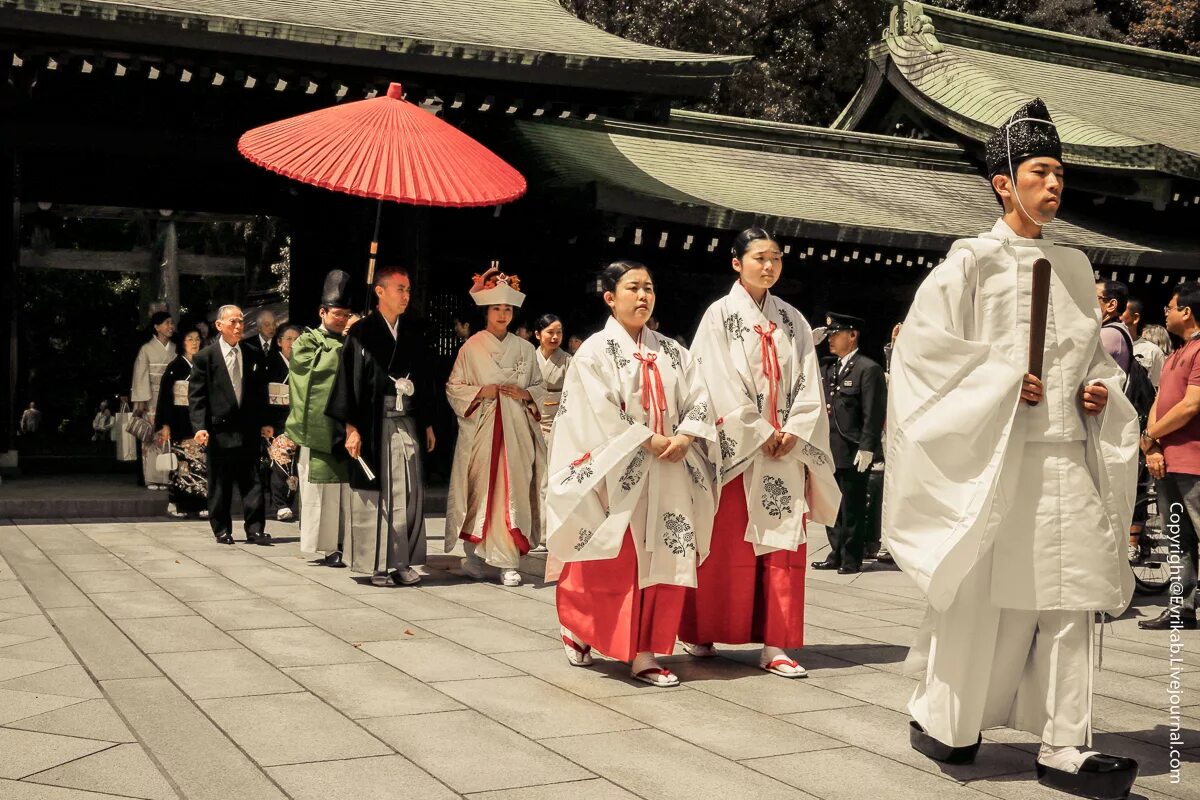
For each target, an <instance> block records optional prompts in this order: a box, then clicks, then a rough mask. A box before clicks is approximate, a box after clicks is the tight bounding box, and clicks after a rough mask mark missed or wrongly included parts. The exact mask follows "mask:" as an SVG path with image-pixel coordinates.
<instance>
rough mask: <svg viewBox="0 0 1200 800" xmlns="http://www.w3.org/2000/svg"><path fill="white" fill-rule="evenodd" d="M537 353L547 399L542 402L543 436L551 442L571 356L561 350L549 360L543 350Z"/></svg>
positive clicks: (555, 352) (552, 354)
mask: <svg viewBox="0 0 1200 800" xmlns="http://www.w3.org/2000/svg"><path fill="white" fill-rule="evenodd" d="M535 349H536V352H537V363H538V369H540V370H541V371H542V388H543V389H545V390H546V397H545V398H544V399H543V400H542V405H541V411H542V435H543V436H545V437H546V441H547V442H549V441H550V426H551V425H553V424H554V417H555V416H556V415H557V414H558V404H559V401H560V400H561V398H562V388H563V381H564V380H566V378H567V367H568V366H570V364H571V356H570V355H568V354H567V352H566V351H565V350H562V349H561V348H560V349H558V350H555V351H554V352H553V353H551V354H550V357H549V358H546V357H545V356H544V355H542V349H541V348H540V347H539V348H535Z"/></svg>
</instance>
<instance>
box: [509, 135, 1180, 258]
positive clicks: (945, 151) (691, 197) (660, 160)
mask: <svg viewBox="0 0 1200 800" xmlns="http://www.w3.org/2000/svg"><path fill="white" fill-rule="evenodd" d="M515 125H516V130H517V137H518V139H519V140H520V142H521V143H522V144H523V145H524V148H525V149H526V150H527V151H528V152H529V154H530V155H531V157H532V160H533V161H534V162H536V164H537V165H538V166H540V167H541V168H542V169H544V170H545V171H546V172H547V173H548V174H549V175H550V176H552V177H551V178H550V179H551V180H554V181H557V182H559V183H561V184H563V185H571V186H576V185H591V186H594V187H595V195H596V203H597V205H598V206H599V207H600V208H601V209H602V210H606V211H611V212H617V213H625V214H630V215H634V216H642V217H648V218H652V219H660V220H664V221H669V222H678V223H681V224H694V225H698V226H703V227H708V228H714V229H719V230H736V229H739V228H742V227H745V226H747V225H749V224H752V223H761V224H766V225H768V226H770V227H771V228H772V229H773V230H775V231H776V233H777V234H779V235H781V236H794V237H813V238H822V239H828V240H832V241H842V242H849V243H861V244H863V245H876V246H887V245H891V246H897V247H900V246H903V247H913V248H929V249H938V248H944V247H945V246H947V245H948V244H949V243H950V242H951V241H953V240H954V239H957V238H959V237H962V236H964V235H974V234H976V233H978V232H981V231H985V230H989V229H990V228H991V226H992V224H993V223H994V222H995V219H996V216H997V211H998V206H997V205H996V202H995V200H994V199H993V197H992V194H991V192H990V190H989V188H988V183H987V181H986V180H985V179H984V178H983V177H981V176H980V174H979V172H978V170H977V168H976V167H975V165H974V164H973V162H971V161H970V160H969V159H968V158H967V156H966V154H965V153H964V152H963V151H962V150H961V149H960V148H959V147H957V146H956V145H949V144H939V143H932V142H920V141H916V140H910V139H899V138H895V137H889V136H877V135H871V134H859V133H848V132H845V131H834V130H829V129H825V128H812V127H806V126H799V125H783V124H778V123H763V122H756V121H751V120H736V119H730V118H727V117H719V116H715V115H709V114H697V113H682V112H675V113H674V114H673V116H672V120H671V123H670V124H669V125H667V126H656V125H646V124H638V123H629V122H622V121H616V120H610V119H598V120H596V121H593V122H591V123H583V122H537V121H522V122H517V123H515ZM1047 235H1048V236H1050V237H1051V238H1054V239H1056V240H1058V241H1062V242H1064V243H1070V244H1073V245H1076V246H1079V247H1082V248H1084V249H1085V250H1087V251H1088V252H1089V253H1090V254H1091V255H1092V257H1093V259H1094V260H1096V262H1097V263H1098V264H1105V265H1113V266H1116V265H1129V266H1132V265H1139V264H1140V265H1142V266H1149V265H1154V264H1156V263H1159V264H1174V263H1176V258H1177V256H1176V255H1174V253H1176V252H1177V251H1181V250H1183V249H1185V247H1184V246H1183V245H1180V246H1179V247H1176V246H1175V244H1174V243H1170V242H1156V241H1151V240H1149V239H1148V238H1147V237H1146V236H1144V235H1141V234H1133V233H1124V232H1118V231H1115V230H1111V229H1110V228H1109V227H1102V226H1098V225H1095V224H1090V223H1088V222H1086V221H1084V220H1083V219H1081V218H1078V217H1072V216H1070V215H1065V218H1064V219H1063V220H1060V221H1058V222H1055V223H1053V224H1052V225H1051V227H1049V228H1047Z"/></svg>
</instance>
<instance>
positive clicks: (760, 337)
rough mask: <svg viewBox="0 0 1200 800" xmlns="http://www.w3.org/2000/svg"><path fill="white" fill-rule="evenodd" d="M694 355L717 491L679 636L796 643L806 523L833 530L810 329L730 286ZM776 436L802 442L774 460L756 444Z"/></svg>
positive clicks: (699, 335) (833, 489) (778, 305)
mask: <svg viewBox="0 0 1200 800" xmlns="http://www.w3.org/2000/svg"><path fill="white" fill-rule="evenodd" d="M692 355H693V357H694V358H695V359H696V361H697V362H698V363H699V369H700V374H701V375H702V376H703V378H704V381H705V383H706V384H707V385H708V387H709V393H710V396H711V401H712V405H713V413H714V414H715V415H716V417H717V437H718V441H719V443H720V452H721V466H720V469H721V483H722V489H721V504H720V506H719V508H718V510H717V515H716V519H715V520H714V523H713V543H712V553H711V554H710V556H709V558H708V560H707V561H705V562H704V565H703V566H702V567H701V568H700V574H699V587H698V588H697V589H696V591H694V592H689V593H688V600H687V605H686V608H685V611H684V618H683V624H682V627H681V630H680V637H681V638H682V639H683V640H684V641H687V642H695V643H704V644H707V643H710V642H724V643H727V644H746V643H750V642H762V643H764V644H767V645H770V646H774V647H783V648H787V647H800V646H801V645H802V644H803V634H804V574H805V572H804V571H805V558H806V549H807V548H806V544H805V541H806V535H805V524H806V522H807V520H809V519H811V520H813V521H815V522H819V523H822V524H826V525H829V524H832V523H833V521H834V519H835V518H836V517H837V511H838V505H839V504H840V502H841V492H840V491H839V490H838V486H837V482H836V480H835V479H834V470H833V458H832V455H831V454H830V451H829V419H828V417H827V416H826V413H825V401H824V397H823V393H822V391H821V378H820V366H819V363H818V361H817V353H816V347H815V346H814V345H813V340H812V329H811V328H809V325H808V322H807V320H805V319H804V316H803V315H802V314H801V313H800V312H799V311H797V310H796V309H795V308H793V307H792V306H790V305H788V304H787V303H785V302H783V301H782V300H780V299H779V298H778V297H775V296H774V295H772V294H771V293H769V292H768V293H767V295H766V298H765V300H764V302H763V306H762V308H761V309H760V308H759V307H758V304H757V303H755V302H754V300H753V299H752V298H751V297H750V295H749V293H747V292H746V290H745V288H743V287H742V284H741V283H740V282H738V283H735V284H734V285H733V288H732V289H731V290H730V292H729V294H728V295H726V296H725V297H723V298H721V299H720V300H718V301H717V302H715V303H713V304H712V305H711V306H709V307H708V311H706V312H705V314H704V318H703V319H702V320H701V322H700V327H699V329H698V330H697V331H696V337H695V339H694V341H693V344H692ZM778 430H781V431H784V432H785V433H790V434H793V435H794V436H796V437H797V438H798V439H799V441H798V442H797V443H796V445H795V447H794V448H793V449H792V451H791V452H790V453H789V454H788V455H787V456H785V457H784V458H781V459H773V458H769V457H768V456H767V455H766V454H765V453H763V452H762V446H763V444H764V443H765V442H766V441H767V440H768V439H770V438H771V437H772V436H774V435H775V432H776V431H778Z"/></svg>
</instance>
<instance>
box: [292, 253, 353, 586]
mask: <svg viewBox="0 0 1200 800" xmlns="http://www.w3.org/2000/svg"><path fill="white" fill-rule="evenodd" d="M350 306H351V303H350V276H349V275H347V274H346V273H345V272H342V271H341V270H333V271H332V272H330V273H329V274H328V275H327V276H326V277H325V287H324V290H323V291H322V293H321V307H320V309H319V313H320V316H321V325H320V327H318V328H316V329H315V330H314V329H312V328H306V329H305V331H304V333H302V334H301V335H300V338H298V339H296V342H295V344H293V345H292V360H291V362H290V365H289V378H288V384H289V386H290V387H291V388H290V389H289V390H288V399H289V403H290V407H291V411H290V412H289V413H288V418H287V424H286V426H285V430H286V432H287V437H288V438H289V439H291V440H292V441H293V442H295V443H296V444H297V445H299V447H300V454H299V458H298V460H297V463H296V472H297V476H298V478H299V480H300V487H299V488H300V549H301V550H302V551H303V552H305V553H318V552H319V553H324V554H325V555H324V558H322V559H321V563H322V564H324V565H325V566H328V567H344V566H345V563H344V562H343V561H342V548H343V547H344V544H345V540H346V534H347V532H349V530H350V484H349V483H348V482H347V481H348V480H349V463H348V461H347V456H346V448H345V447H343V446H342V445H343V443H342V441H340V436H339V435H338V433H337V430H338V429H337V427H336V425H335V423H334V421H333V420H332V419H330V418H329V417H327V416H325V406H326V404H327V403H328V402H329V395H330V392H331V391H332V389H333V383H334V379H335V378H336V377H337V373H338V363H339V361H340V360H341V353H342V343H343V341H344V340H345V335H344V334H345V330H346V324H347V322H349V320H350Z"/></svg>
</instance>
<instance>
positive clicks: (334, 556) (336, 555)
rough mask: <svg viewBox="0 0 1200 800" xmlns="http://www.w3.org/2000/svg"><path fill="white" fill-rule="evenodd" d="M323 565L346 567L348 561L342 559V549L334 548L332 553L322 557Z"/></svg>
mask: <svg viewBox="0 0 1200 800" xmlns="http://www.w3.org/2000/svg"><path fill="white" fill-rule="evenodd" d="M321 566H323V567H344V566H346V562H345V561H343V560H342V554H341V551H338V550H334V551H333V552H332V553H329V554H328V555H327V556H325V557H324V558H322V559H321Z"/></svg>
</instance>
